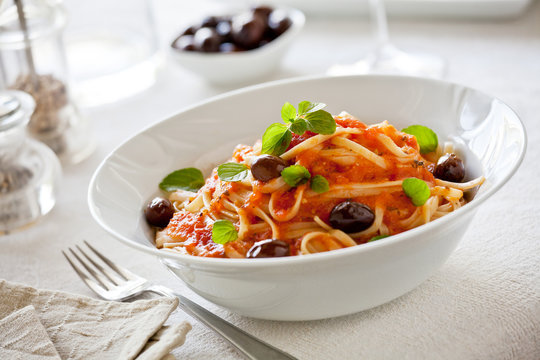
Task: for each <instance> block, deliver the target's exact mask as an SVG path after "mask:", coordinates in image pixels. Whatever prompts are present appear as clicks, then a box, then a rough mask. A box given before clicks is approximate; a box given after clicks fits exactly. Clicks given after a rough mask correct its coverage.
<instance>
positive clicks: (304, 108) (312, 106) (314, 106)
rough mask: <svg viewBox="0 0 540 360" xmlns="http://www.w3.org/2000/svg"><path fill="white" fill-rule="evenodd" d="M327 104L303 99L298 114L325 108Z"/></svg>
mask: <svg viewBox="0 0 540 360" xmlns="http://www.w3.org/2000/svg"><path fill="white" fill-rule="evenodd" d="M325 107H326V104H323V103H312V102H310V101H302V102H300V103H299V104H298V115H299V116H302V115H306V114H309V113H312V112H315V111H318V110H321V109H324V108H325Z"/></svg>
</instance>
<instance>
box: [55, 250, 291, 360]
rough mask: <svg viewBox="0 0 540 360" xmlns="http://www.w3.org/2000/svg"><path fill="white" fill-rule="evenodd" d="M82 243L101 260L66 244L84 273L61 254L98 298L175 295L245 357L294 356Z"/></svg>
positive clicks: (181, 305) (263, 359) (277, 358)
mask: <svg viewBox="0 0 540 360" xmlns="http://www.w3.org/2000/svg"><path fill="white" fill-rule="evenodd" d="M84 243H85V244H86V246H88V248H89V249H90V250H91V251H92V252H93V253H94V254H95V255H96V256H97V257H98V258H99V259H100V260H101V261H102V262H103V264H99V263H98V262H96V260H94V259H92V257H90V256H89V255H88V254H87V253H86V252H84V251H83V250H82V249H81V248H80V247H79V246H78V245H76V248H77V249H78V251H79V253H80V254H82V257H81V256H79V255H78V254H77V253H76V252H75V251H73V249H71V248H69V252H70V253H71V255H72V256H73V257H74V258H76V259H77V261H78V262H79V263H80V264H81V265H82V266H83V267H84V269H85V270H86V271H87V273H85V272H84V271H82V270H81V268H80V267H78V266H77V265H75V261H72V259H70V257H69V256H68V255H67V254H66V253H65V252H64V251H62V254H64V256H65V257H66V259H67V261H68V262H69V263H70V264H71V266H72V267H73V270H75V272H76V273H77V274H78V275H79V277H80V278H81V279H82V280H83V281H84V283H85V284H86V285H87V286H88V287H89V288H90V289H91V290H93V291H94V292H95V293H96V294H98V295H99V296H100V297H101V298H103V299H105V300H113V301H125V300H128V299H130V298H133V297H135V296H138V295H140V294H142V293H144V292H152V293H155V294H159V295H163V296H169V297H177V298H178V299H179V300H180V301H179V305H178V307H179V308H180V309H182V310H183V311H185V312H186V313H187V314H189V315H191V316H192V317H194V318H196V319H197V320H199V321H200V322H202V323H203V324H204V325H206V326H207V327H209V328H210V329H212V330H214V331H215V332H216V333H217V334H218V335H220V336H221V337H223V338H224V339H225V340H227V341H229V343H231V345H233V346H234V347H235V348H236V349H237V350H239V351H240V353H242V354H243V355H244V356H245V357H246V358H248V359H253V360H255V359H256V360H270V359H272V360H274V359H275V360H282V359H289V360H291V359H296V358H295V357H293V356H291V355H289V354H287V353H285V352H283V351H281V350H279V349H277V348H275V347H274V346H272V345H270V344H268V343H265V342H264V341H262V340H259V339H257V338H255V337H253V336H252V335H250V334H248V333H246V332H245V331H244V330H242V329H240V328H237V327H236V326H234V325H232V324H231V323H229V322H227V321H225V320H223V319H222V318H220V317H218V316H216V315H214V314H213V313H211V312H210V311H208V310H206V309H205V308H203V307H201V306H199V305H197V304H196V303H194V302H193V301H191V300H189V299H187V298H185V297H184V296H182V295H180V294H177V293H175V292H174V291H172V290H171V289H169V288H167V287H165V286H161V285H156V284H152V283H150V282H149V281H148V280H146V279H145V278H143V277H140V276H138V275H136V274H134V273H132V272H131V271H129V270H128V269H126V268H124V267H122V266H120V265H117V264H115V263H113V262H112V261H111V260H109V259H108V258H106V257H105V256H104V255H103V254H101V253H100V252H98V251H97V250H96V249H94V248H93V247H92V246H91V245H90V244H88V243H87V242H86V241H84ZM103 265H105V266H103Z"/></svg>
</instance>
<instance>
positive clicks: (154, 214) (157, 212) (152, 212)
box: [144, 197, 174, 227]
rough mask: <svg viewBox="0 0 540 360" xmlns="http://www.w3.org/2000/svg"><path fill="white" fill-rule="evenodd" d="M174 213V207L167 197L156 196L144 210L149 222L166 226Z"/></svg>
mask: <svg viewBox="0 0 540 360" xmlns="http://www.w3.org/2000/svg"><path fill="white" fill-rule="evenodd" d="M173 215H174V207H173V206H172V204H171V202H170V201H169V200H167V199H164V198H161V197H156V198H154V199H152V201H150V202H149V203H148V205H147V206H146V209H145V210H144V216H145V217H146V221H147V222H148V224H150V225H152V226H158V227H165V226H167V225H168V224H169V221H170V220H171V218H172V217H173Z"/></svg>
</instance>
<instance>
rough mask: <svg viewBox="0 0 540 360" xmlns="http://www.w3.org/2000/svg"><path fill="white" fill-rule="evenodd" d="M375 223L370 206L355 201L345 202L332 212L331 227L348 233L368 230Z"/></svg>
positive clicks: (335, 207)
mask: <svg viewBox="0 0 540 360" xmlns="http://www.w3.org/2000/svg"><path fill="white" fill-rule="evenodd" d="M373 221H375V215H374V214H373V211H371V209H370V208H369V206H367V205H365V204H361V203H358V202H355V201H350V200H347V201H344V202H342V203H339V204H337V205H336V206H334V208H333V209H332V211H331V212H330V225H331V226H332V227H333V228H334V229H339V230H341V231H344V232H346V233H355V232H359V231H362V230H365V229H367V228H368V227H370V226H371V224H373Z"/></svg>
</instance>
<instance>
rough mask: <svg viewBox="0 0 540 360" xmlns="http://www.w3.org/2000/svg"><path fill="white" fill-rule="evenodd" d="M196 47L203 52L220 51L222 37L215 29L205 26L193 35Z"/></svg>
mask: <svg viewBox="0 0 540 360" xmlns="http://www.w3.org/2000/svg"><path fill="white" fill-rule="evenodd" d="M193 44H194V45H195V48H196V49H197V50H199V51H203V52H218V51H219V45H220V44H221V37H220V36H219V34H218V33H217V32H216V30H215V29H211V28H207V27H203V28H200V29H199V30H197V32H196V33H195V35H193Z"/></svg>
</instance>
